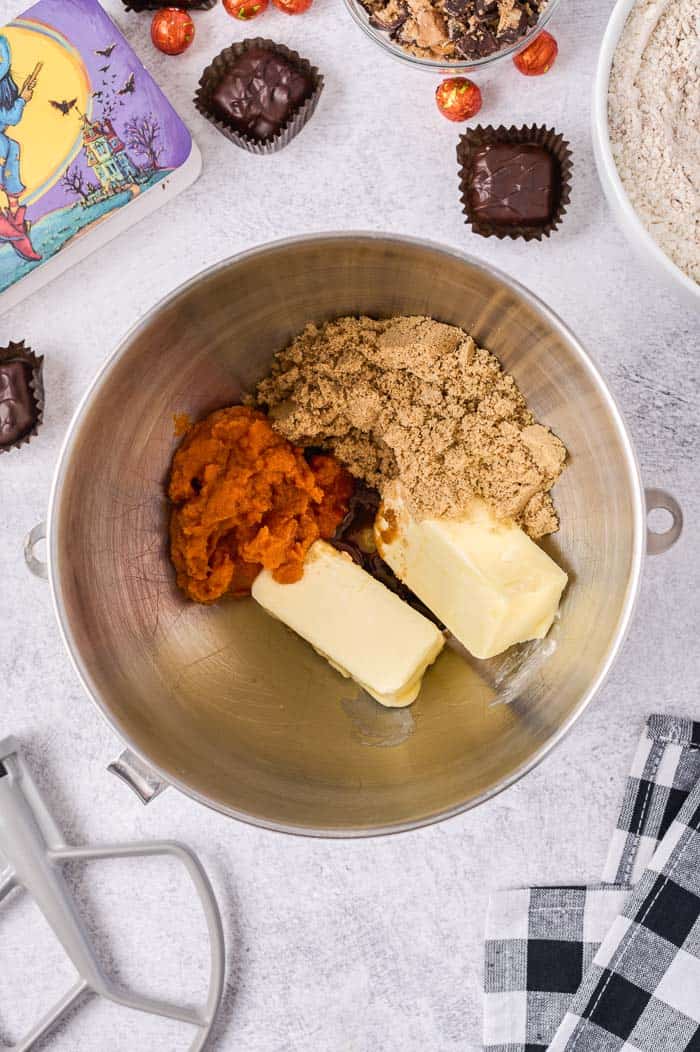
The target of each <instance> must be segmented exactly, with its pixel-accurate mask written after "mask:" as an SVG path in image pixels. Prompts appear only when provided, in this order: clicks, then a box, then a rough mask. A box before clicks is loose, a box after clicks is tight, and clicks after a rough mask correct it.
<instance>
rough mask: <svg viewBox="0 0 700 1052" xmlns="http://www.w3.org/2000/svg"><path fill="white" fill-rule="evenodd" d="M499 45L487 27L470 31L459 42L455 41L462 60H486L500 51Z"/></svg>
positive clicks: (479, 27) (478, 27)
mask: <svg viewBox="0 0 700 1052" xmlns="http://www.w3.org/2000/svg"><path fill="white" fill-rule="evenodd" d="M498 48H499V43H498V41H497V40H496V37H495V36H494V34H493V33H492V32H491V30H490V29H488V28H487V27H486V26H477V27H476V28H475V29H470V30H469V32H467V33H465V34H464V36H463V37H460V38H459V40H455V49H456V51H457V54H458V55H460V56H461V57H462V58H471V59H475V58H486V56H487V55H492V54H493V53H494V51H498Z"/></svg>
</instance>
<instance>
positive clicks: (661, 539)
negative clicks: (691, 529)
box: [644, 489, 683, 555]
mask: <svg viewBox="0 0 700 1052" xmlns="http://www.w3.org/2000/svg"><path fill="white" fill-rule="evenodd" d="M644 496H645V499H646V506H647V554H648V555H662V554H663V552H667V551H668V549H669V548H670V547H672V545H674V544H675V543H676V541H677V540H678V538H679V537H680V535H681V533H682V532H683V512H682V511H681V506H680V504H679V503H678V501H677V500H676V499H675V498H674V497H672V496H671V494H670V493H666V491H665V490H662V489H645V491H644ZM659 510H663V511H667V512H668V513H669V515H670V516H671V523H670V525H669V526H667V527H666V528H665V529H663V530H653V529H652V528H651V526H650V525H649V516H650V515H651V513H652V512H653V511H659Z"/></svg>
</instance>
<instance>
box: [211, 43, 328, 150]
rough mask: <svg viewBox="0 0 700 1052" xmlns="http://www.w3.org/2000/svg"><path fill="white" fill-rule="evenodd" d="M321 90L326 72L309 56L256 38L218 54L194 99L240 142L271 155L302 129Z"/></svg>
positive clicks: (233, 45) (246, 148) (218, 125)
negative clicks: (317, 67) (312, 61)
mask: <svg viewBox="0 0 700 1052" xmlns="http://www.w3.org/2000/svg"><path fill="white" fill-rule="evenodd" d="M322 90H323V77H322V76H321V75H320V73H319V72H318V70H317V69H315V68H314V67H313V66H312V65H311V64H310V63H309V62H307V61H306V59H303V58H301V57H300V56H299V55H298V54H297V52H296V51H291V50H290V49H289V48H287V47H285V46H284V45H283V44H275V43H274V41H272V40H264V39H262V38H261V37H256V38H254V39H250V40H242V41H240V42H236V43H235V44H231V46H230V47H227V48H225V49H224V50H223V51H222V52H221V54H219V55H217V56H216V58H215V59H214V60H213V61H212V62H211V64H210V65H209V66H207V68H206V69H205V70H204V72H203V73H202V76H201V78H200V81H199V87H198V89H197V93H196V95H195V99H194V103H195V106H196V107H197V109H198V110H199V112H200V113H201V114H203V116H205V117H206V118H207V120H209V121H211V123H212V124H214V125H215V126H216V127H217V128H218V129H219V131H220V132H221V133H222V134H223V135H225V136H226V137H227V138H228V139H230V140H231V141H232V142H234V143H236V145H237V146H240V147H242V148H243V149H245V150H248V151H250V152H251V153H258V154H268V153H274V152H275V151H276V150H280V149H282V147H284V146H286V145H287V143H289V142H291V140H292V139H293V138H294V137H295V135H297V134H298V133H299V132H300V131H301V129H302V128H303V127H304V125H305V124H306V122H307V121H308V120H309V118H310V117H311V115H312V114H313V112H314V110H315V109H316V105H317V103H318V100H319V98H320V95H321V91H322Z"/></svg>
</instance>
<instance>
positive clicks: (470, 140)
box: [457, 124, 573, 241]
mask: <svg viewBox="0 0 700 1052" xmlns="http://www.w3.org/2000/svg"><path fill="white" fill-rule="evenodd" d="M499 143H532V144H534V145H536V146H542V147H544V148H545V149H546V150H548V151H549V152H550V153H551V155H552V156H553V157H554V158H555V160H556V162H557V164H558V166H559V181H558V182H559V185H558V193H557V197H556V201H555V205H554V207H553V209H552V215H551V217H550V218H549V220H548V221H547V222H546V223H539V224H536V225H532V226H528V225H527V224H521V225H518V226H506V225H505V224H503V225H500V224H497V223H490V222H487V221H485V220H484V219H482V218H481V217H479V216H475V215H474V214H473V212H472V209H471V206H470V203H469V191H470V189H471V178H472V164H471V161H472V157H473V154H474V151H475V150H477V149H479V148H480V147H482V146H491V145H495V144H499ZM457 161H458V163H459V166H460V167H459V187H460V190H461V197H460V200H461V202H462V205H463V208H462V211H463V212H464V214H465V216H466V217H467V218H466V222H467V223H469V224H470V225H471V228H472V230H473V231H474V233H475V234H480V235H481V236H482V237H498V238H504V237H512V238H517V237H521V238H523V239H524V240H525V241H541V240H542V238H543V237H549V235H550V234H551V233H552V231H553V230H556V229H557V227H558V226H559V224H560V223H561V221H562V218H563V217H564V215H565V214H566V206H567V205H568V203H569V200H570V197H571V173H572V171H573V162H572V160H571V150H570V149H569V144H568V142H566V140H565V139H564V138H563V137H562V136H561V135H559V134H558V133H557V132H556V131H554V129H553V128H546V127H545V126H544V125H541V126H540V127H538V126H537V125H535V124H533V125H532V126H531V127H529V128H528V127H527V126H523V127H522V128H516V127H515V126H514V125H511V127H510V128H506V127H505V126H504V125H501V126H500V127H499V128H494V127H492V126H491V125H488V126H487V127H484V126H482V125H481V124H479V125H477V127H476V128H470V129H469V130H468V131H466V132H465V133H464V135H462V136H461V137H460V140H459V142H458V144H457Z"/></svg>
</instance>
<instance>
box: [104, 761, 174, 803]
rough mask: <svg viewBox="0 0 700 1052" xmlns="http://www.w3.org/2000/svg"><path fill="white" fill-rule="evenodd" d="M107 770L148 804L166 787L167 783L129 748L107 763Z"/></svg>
mask: <svg viewBox="0 0 700 1052" xmlns="http://www.w3.org/2000/svg"><path fill="white" fill-rule="evenodd" d="M107 770H108V771H110V772H111V773H112V774H116V776H117V778H121V780H122V781H123V782H124V783H125V785H128V786H129V788H130V789H131V791H132V792H134V793H136V795H137V796H138V798H139V800H140V801H141V803H142V804H150V802H151V800H155V798H156V797H157V796H160V794H161V793H162V792H164V791H165V790H166V789H167V788H168V783H167V782H164V781H162V779H161V778H159V777H158V775H157V774H155V773H154V772H153V771H152V770H151V768H150V767H148V766H147V764H145V763H144V762H143V760H141V759H139V757H138V756H137V755H136V753H133V752H132V751H131V749H125V750H124V752H123V753H122V754H121V756H118V757H117V759H116V760H113V761H112V763H110V764H109V766H108V767H107Z"/></svg>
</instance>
